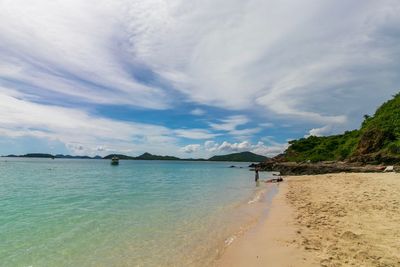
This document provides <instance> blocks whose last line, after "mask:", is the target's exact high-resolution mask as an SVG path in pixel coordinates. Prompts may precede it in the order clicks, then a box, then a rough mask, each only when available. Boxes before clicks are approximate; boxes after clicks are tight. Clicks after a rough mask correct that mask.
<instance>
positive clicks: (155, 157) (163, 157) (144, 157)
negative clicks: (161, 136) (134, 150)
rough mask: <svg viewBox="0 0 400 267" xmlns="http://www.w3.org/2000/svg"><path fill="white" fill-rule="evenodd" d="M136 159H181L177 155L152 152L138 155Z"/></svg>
mask: <svg viewBox="0 0 400 267" xmlns="http://www.w3.org/2000/svg"><path fill="white" fill-rule="evenodd" d="M135 159H141V160H180V159H179V158H177V157H173V156H158V155H152V154H150V153H147V152H146V153H143V154H142V155H140V156H138V157H136V158H135Z"/></svg>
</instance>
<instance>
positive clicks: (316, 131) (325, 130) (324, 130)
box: [305, 125, 332, 137]
mask: <svg viewBox="0 0 400 267" xmlns="http://www.w3.org/2000/svg"><path fill="white" fill-rule="evenodd" d="M331 132H332V126H331V125H326V126H324V127H321V128H313V129H311V130H310V131H309V132H308V135H306V136H305V137H309V136H324V135H328V134H330V133H331Z"/></svg>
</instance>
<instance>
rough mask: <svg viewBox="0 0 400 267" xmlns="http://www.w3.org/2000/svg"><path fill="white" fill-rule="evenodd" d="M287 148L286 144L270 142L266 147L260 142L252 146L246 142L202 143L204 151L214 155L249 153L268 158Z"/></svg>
mask: <svg viewBox="0 0 400 267" xmlns="http://www.w3.org/2000/svg"><path fill="white" fill-rule="evenodd" d="M287 147H288V144H287V143H285V144H280V143H276V142H272V143H271V145H266V144H265V143H264V142H261V141H259V142H258V143H256V144H252V143H250V142H248V141H243V142H236V143H230V142H227V141H224V142H222V143H221V144H218V143H216V142H214V141H206V142H205V143H204V149H205V150H206V151H209V152H212V153H214V154H218V153H234V152H243V151H251V152H253V153H256V154H260V155H264V156H269V157H271V156H275V155H277V154H279V153H282V152H283V151H284V150H285V149H286V148H287Z"/></svg>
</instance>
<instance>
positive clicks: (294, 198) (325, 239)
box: [217, 173, 400, 267]
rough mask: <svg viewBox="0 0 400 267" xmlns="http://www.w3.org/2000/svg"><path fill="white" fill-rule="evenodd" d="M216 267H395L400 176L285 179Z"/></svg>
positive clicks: (399, 244)
mask: <svg viewBox="0 0 400 267" xmlns="http://www.w3.org/2000/svg"><path fill="white" fill-rule="evenodd" d="M217 265H218V266H246V267H247V266H250V267H251V266H400V174H394V173H385V174H381V173H379V174H378V173H368V174H365V173H350V174H347V173H341V174H327V175H315V176H297V177H286V178H285V182H284V183H282V184H280V185H279V193H278V195H277V197H276V198H275V199H274V201H273V203H272V205H271V208H270V213H269V214H268V216H267V219H266V220H264V221H262V222H261V223H260V224H259V225H258V226H257V227H255V228H253V229H252V230H250V231H248V232H247V233H246V234H245V235H244V236H243V237H242V238H240V239H239V240H237V241H236V242H234V243H233V244H232V245H231V246H230V247H228V249H227V250H226V252H225V253H224V254H223V255H222V257H221V258H220V259H219V261H218V262H217Z"/></svg>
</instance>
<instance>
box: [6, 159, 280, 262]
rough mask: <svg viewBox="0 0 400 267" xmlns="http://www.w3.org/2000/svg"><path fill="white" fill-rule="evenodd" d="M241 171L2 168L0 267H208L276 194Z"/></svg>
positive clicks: (35, 164)
mask: <svg viewBox="0 0 400 267" xmlns="http://www.w3.org/2000/svg"><path fill="white" fill-rule="evenodd" d="M232 165H234V166H236V167H235V168H231V166H232ZM248 165H249V163H237V162H195V161H193V162H192V161H142V160H140V161H139V160H138V161H135V160H121V161H120V164H119V165H118V166H112V165H111V164H110V161H108V160H86V159H54V160H52V159H33V158H0V266H21V267H28V266H31V267H36V266H211V265H212V264H213V263H214V262H215V260H216V259H218V257H220V255H221V254H222V253H223V251H224V250H225V249H226V248H227V247H228V246H229V245H230V244H231V243H232V242H235V240H236V239H237V238H238V237H240V235H241V234H243V233H244V232H245V231H246V229H248V228H249V227H251V226H252V225H254V224H257V223H258V222H259V221H260V220H261V219H262V216H265V214H266V212H267V208H266V207H267V206H268V205H267V202H268V201H269V199H271V197H272V196H273V195H274V194H275V193H276V190H275V189H272V187H271V188H270V187H268V186H267V185H266V184H265V183H258V184H256V183H255V182H254V172H251V171H249V168H248ZM270 176H271V174H270V173H261V179H267V178H268V177H270Z"/></svg>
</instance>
